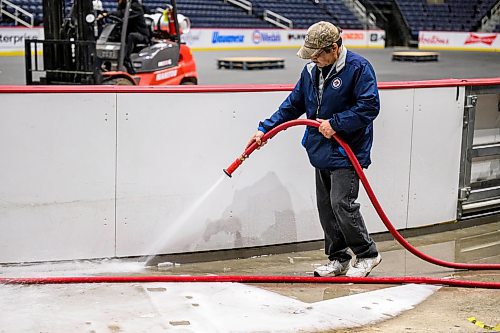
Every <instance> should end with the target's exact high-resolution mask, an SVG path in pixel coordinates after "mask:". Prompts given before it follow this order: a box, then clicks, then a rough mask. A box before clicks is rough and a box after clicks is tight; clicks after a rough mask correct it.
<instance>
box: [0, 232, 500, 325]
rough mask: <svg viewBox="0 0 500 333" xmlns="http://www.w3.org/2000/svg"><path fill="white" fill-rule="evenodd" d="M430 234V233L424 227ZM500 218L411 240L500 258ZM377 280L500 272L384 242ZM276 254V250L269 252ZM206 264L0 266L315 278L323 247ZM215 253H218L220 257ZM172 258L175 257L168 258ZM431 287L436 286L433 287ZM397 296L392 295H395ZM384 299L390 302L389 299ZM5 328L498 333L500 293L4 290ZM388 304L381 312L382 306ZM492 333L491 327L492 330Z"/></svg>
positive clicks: (16, 272)
mask: <svg viewBox="0 0 500 333" xmlns="http://www.w3.org/2000/svg"><path fill="white" fill-rule="evenodd" d="M421 231H422V232H425V229H422V230H421ZM499 239H500V222H493V223H487V224H482V225H477V226H473V227H468V228H463V229H457V230H453V231H446V232H440V233H431V234H428V235H422V236H416V237H410V238H409V239H408V240H409V241H410V243H412V244H413V245H415V246H417V248H418V249H420V250H421V251H423V252H425V253H427V254H429V255H431V256H435V257H437V258H439V259H442V260H448V261H454V262H469V263H500V241H499ZM377 244H378V247H379V250H380V251H381V253H382V257H383V261H382V263H381V264H380V265H379V266H378V267H377V268H376V269H375V270H374V271H373V272H372V274H371V275H370V276H372V277H382V276H426V277H440V278H446V277H448V278H454V279H464V280H477V281H492V282H500V272H498V271H456V270H453V269H447V268H442V267H437V266H434V265H431V264H429V263H426V262H423V261H422V260H420V259H418V258H415V257H414V256H413V255H411V254H409V253H408V252H407V251H405V250H403V249H402V248H401V247H400V246H399V245H398V244H397V243H395V241H392V240H390V241H378V242H377ZM267 250H268V251H271V250H272V248H269V249H267ZM265 251H266V249H262V250H261V255H259V256H253V257H249V258H240V259H230V260H215V257H214V258H213V261H208V262H200V263H187V264H185V263H179V262H176V261H175V260H174V261H171V262H164V261H162V260H161V258H159V259H158V260H157V261H159V262H163V264H160V265H159V266H150V267H145V266H144V262H143V261H142V260H143V259H140V260H139V259H133V260H132V259H126V260H125V259H123V260H118V259H112V260H111V259H110V260H98V261H83V262H82V261H79V262H60V263H40V264H27V265H22V264H19V265H3V266H0V277H26V276H105V275H120V276H137V275H273V276H276V275H291V276H310V275H311V274H312V271H313V270H314V267H315V266H316V265H319V264H321V263H323V262H324V261H325V256H324V254H323V250H322V249H316V250H307V251H298V252H288V253H281V254H266V252H265ZM215 255H217V253H215ZM170 259H171V258H170ZM429 288H430V289H429ZM390 295H392V296H390ZM384 302H385V303H384ZM386 303H387V304H386ZM0 307H1V308H2V309H3V310H2V312H1V315H0V332H2V333H3V332H5V333H7V332H9V333H10V332H35V331H36V332H68V331H72V332H491V331H492V330H491V329H490V330H486V329H484V328H481V327H479V326H477V325H474V324H473V323H471V322H470V321H469V320H468V318H470V317H475V318H477V320H479V321H481V322H483V323H484V324H486V325H489V326H492V327H494V326H495V325H497V324H500V311H499V309H500V293H499V291H498V290H495V289H480V288H478V289H467V288H456V287H442V288H440V289H438V288H434V287H429V286H423V285H405V286H389V285H360V284H290V283H286V284H282V283H280V284H277V283H270V284H240V283H149V284H148V283H130V284H94V285H88V284H87V285H85V284H75V285H30V286H18V285H2V286H0ZM382 309H383V310H382ZM493 331H494V330H493Z"/></svg>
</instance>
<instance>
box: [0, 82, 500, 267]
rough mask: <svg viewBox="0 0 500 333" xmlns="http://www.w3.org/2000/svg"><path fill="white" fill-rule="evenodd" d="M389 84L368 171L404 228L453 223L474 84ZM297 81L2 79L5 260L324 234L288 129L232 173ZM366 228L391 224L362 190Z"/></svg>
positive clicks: (0, 211) (309, 178) (295, 135)
mask: <svg viewBox="0 0 500 333" xmlns="http://www.w3.org/2000/svg"><path fill="white" fill-rule="evenodd" d="M470 84H490V85H491V84H496V85H500V81H499V80H496V81H494V80H493V81H492V80H471V81H467V80H447V81H427V82H410V83H386V84H384V83H381V84H380V88H381V90H380V94H381V103H382V110H381V113H380V116H379V117H378V118H377V119H376V121H375V142H374V147H373V151H372V160H373V164H372V166H370V167H369V169H368V170H367V175H368V178H369V180H370V182H371V184H372V186H373V189H374V191H375V192H376V194H377V195H378V197H379V200H380V202H381V204H382V206H383V207H384V208H385V209H386V212H387V215H388V216H389V218H390V219H391V220H392V222H393V223H394V225H395V226H396V227H397V228H398V229H405V228H414V227H420V226H425V225H430V224H436V223H443V222H449V221H455V220H456V218H457V193H458V177H459V168H460V153H461V138H462V126H463V110H464V100H465V97H464V92H465V87H466V86H467V85H470ZM291 88H292V87H291V86H278V85H268V86H255V85H253V86H248V85H243V86H232V87H227V86H199V87H182V88H180V87H163V88H160V87H154V88H153V87H145V88H141V87H136V88H127V87H104V86H101V87H22V86H11V87H9V86H4V87H0V101H1V103H2V107H1V108H0V153H1V156H2V163H1V164H0V165H1V166H0V184H2V186H1V190H0V262H3V263H5V262H24V261H29V262H33V261H47V260H64V259H89V258H101V257H124V256H139V255H147V254H156V253H180V252H192V251H205V250H218V249H234V248H243V247H253V246H262V245H271V244H284V243H295V242H303V241H310V240H318V239H321V238H322V236H323V235H322V232H321V228H320V225H319V222H318V217H317V212H316V204H315V192H314V170H313V168H312V167H311V166H310V165H309V162H308V159H307V155H306V153H305V151H304V150H303V148H302V147H301V145H300V141H301V137H302V134H303V131H304V128H292V129H289V130H287V131H285V132H282V133H280V134H279V135H278V136H276V137H275V138H273V139H272V140H271V141H270V143H269V144H268V145H266V146H265V147H264V148H263V149H261V150H259V151H256V152H255V153H254V154H253V155H252V156H251V157H250V158H249V159H248V160H247V161H245V163H244V164H243V165H242V166H241V167H240V168H239V169H238V170H237V171H236V172H235V173H234V175H233V177H232V178H227V177H226V176H224V175H223V173H222V169H223V168H225V167H227V166H228V165H229V164H230V163H231V162H232V161H233V160H234V159H235V158H236V157H237V156H239V154H241V152H242V151H243V149H244V147H245V145H246V143H247V140H248V138H249V137H250V135H251V134H252V133H253V132H254V131H255V130H256V127H257V124H258V122H259V121H260V120H262V119H263V118H265V117H266V116H268V115H270V114H271V113H272V112H273V111H274V110H275V109H276V108H277V107H278V106H279V104H280V103H281V101H282V100H283V99H284V98H285V97H286V96H287V94H288V93H289V91H290V89H291ZM361 192H362V194H361V198H360V202H361V204H362V211H363V214H364V216H365V219H366V222H367V226H368V228H369V231H370V232H372V233H373V232H382V231H385V230H386V229H385V227H384V225H383V224H382V223H381V221H380V219H379V218H378V216H377V215H376V213H375V211H374V209H373V208H372V206H371V204H370V203H369V201H368V199H367V197H366V195H365V193H364V191H361Z"/></svg>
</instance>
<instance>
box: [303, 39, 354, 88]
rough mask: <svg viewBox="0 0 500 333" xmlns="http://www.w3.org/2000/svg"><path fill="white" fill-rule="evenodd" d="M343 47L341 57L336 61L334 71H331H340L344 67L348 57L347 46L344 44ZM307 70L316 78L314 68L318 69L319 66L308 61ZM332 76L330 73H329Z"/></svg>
mask: <svg viewBox="0 0 500 333" xmlns="http://www.w3.org/2000/svg"><path fill="white" fill-rule="evenodd" d="M341 47H342V49H341V50H340V55H339V58H338V59H337V61H336V62H335V63H334V66H333V68H335V70H333V68H332V71H331V72H330V73H335V74H336V73H338V72H340V71H341V70H342V68H344V67H345V62H346V59H347V48H346V47H345V46H344V45H342V46H341ZM306 66H307V71H308V72H309V75H311V78H313V80H314V77H315V76H314V75H313V70H318V66H316V64H315V63H314V62H310V63H308V64H307V65H306ZM328 76H330V75H328Z"/></svg>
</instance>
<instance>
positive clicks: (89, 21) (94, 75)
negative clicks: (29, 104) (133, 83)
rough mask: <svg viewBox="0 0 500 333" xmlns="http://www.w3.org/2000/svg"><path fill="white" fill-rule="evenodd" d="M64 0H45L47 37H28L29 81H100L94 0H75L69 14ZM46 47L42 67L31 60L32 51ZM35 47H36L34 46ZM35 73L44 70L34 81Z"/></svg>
mask: <svg viewBox="0 0 500 333" xmlns="http://www.w3.org/2000/svg"><path fill="white" fill-rule="evenodd" d="M66 9H67V7H66V5H65V0H43V23H44V34H45V39H44V40H43V41H40V40H26V83H27V84H37V83H38V84H99V83H100V82H101V74H100V70H99V68H98V65H97V64H98V62H97V59H96V51H95V37H94V29H93V28H94V20H95V16H94V10H93V6H92V0H74V2H73V6H72V7H71V10H70V12H69V15H67V10H66ZM37 44H42V48H43V68H42V69H40V68H38V65H39V64H38V61H37V60H36V59H35V60H34V61H32V60H33V59H32V53H33V52H34V53H35V57H36V56H37V55H36V53H37V51H38V46H37ZM33 47H34V49H33ZM33 64H34V66H33ZM34 72H45V77H44V78H41V79H40V82H34V79H33V73H34Z"/></svg>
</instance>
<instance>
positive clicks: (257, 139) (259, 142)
mask: <svg viewBox="0 0 500 333" xmlns="http://www.w3.org/2000/svg"><path fill="white" fill-rule="evenodd" d="M263 136H264V132H262V131H257V132H255V133H254V134H253V135H252V137H251V138H250V140H248V143H247V146H246V148H248V147H250V146H251V145H252V143H254V142H256V143H257V145H259V146H263V145H265V144H266V142H267V141H265V142H262V137H263ZM259 148H260V147H259ZM257 149H258V148H257Z"/></svg>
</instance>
